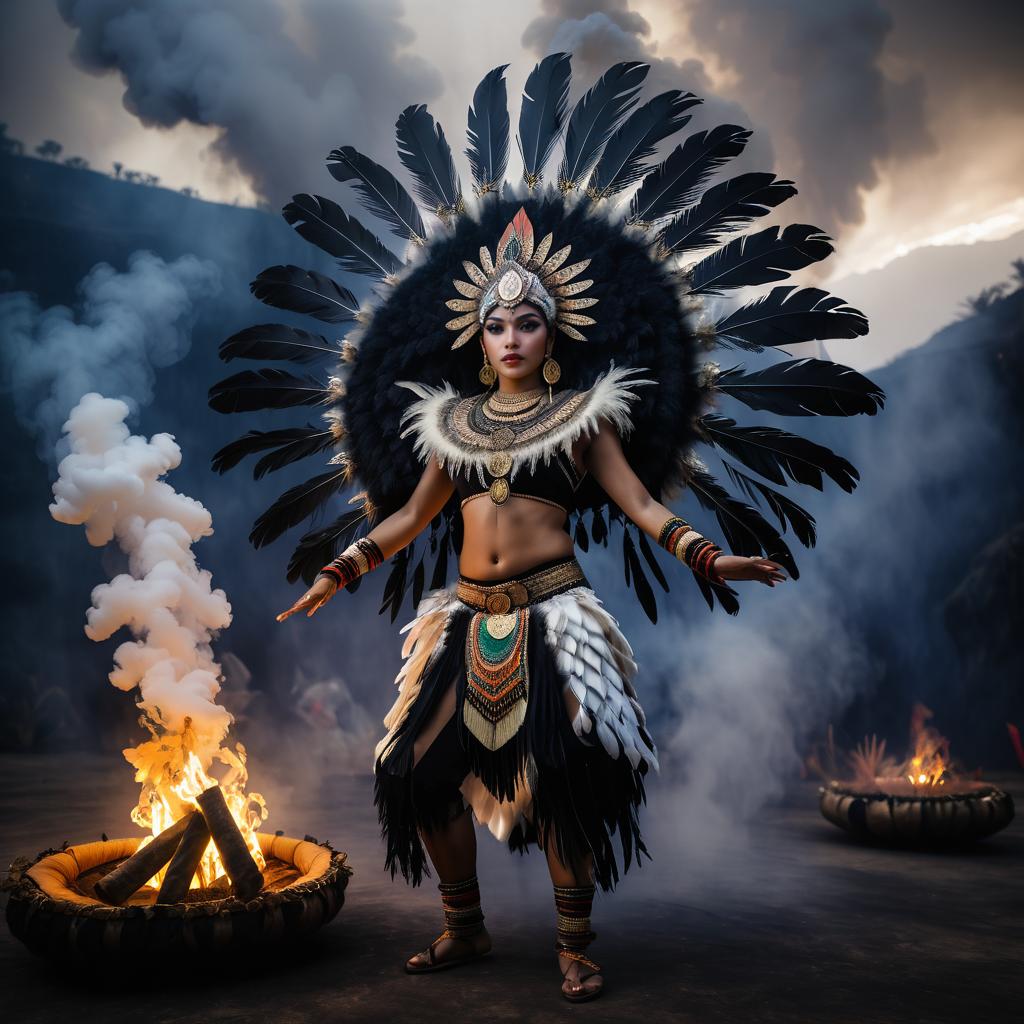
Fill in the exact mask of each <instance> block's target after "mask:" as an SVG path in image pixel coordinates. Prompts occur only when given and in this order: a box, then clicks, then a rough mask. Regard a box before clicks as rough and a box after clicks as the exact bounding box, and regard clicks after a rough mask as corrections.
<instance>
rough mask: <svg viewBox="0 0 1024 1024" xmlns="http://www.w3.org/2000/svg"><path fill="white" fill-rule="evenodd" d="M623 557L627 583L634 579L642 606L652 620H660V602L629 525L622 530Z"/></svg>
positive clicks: (636, 592) (635, 589)
mask: <svg viewBox="0 0 1024 1024" xmlns="http://www.w3.org/2000/svg"><path fill="white" fill-rule="evenodd" d="M622 558H623V561H624V562H625V564H626V583H627V584H628V583H629V577H631V576H632V579H633V591H634V593H635V594H636V596H637V600H638V601H639V602H640V607H641V608H643V610H644V613H645V614H646V615H647V618H649V619H650V620H651V622H657V621H658V602H657V601H656V600H655V597H654V591H653V590H652V589H651V584H650V582H649V581H648V579H647V577H646V576H645V575H644V570H643V566H642V565H641V564H640V559H639V558H638V557H637V554H636V545H635V544H634V543H633V538H632V537H631V536H630V534H629V527H626V528H625V529H624V530H623V531H622Z"/></svg>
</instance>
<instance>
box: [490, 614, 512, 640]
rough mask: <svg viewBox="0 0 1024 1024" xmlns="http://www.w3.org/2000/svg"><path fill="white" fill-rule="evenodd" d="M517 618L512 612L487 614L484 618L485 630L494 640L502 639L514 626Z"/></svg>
mask: <svg viewBox="0 0 1024 1024" xmlns="http://www.w3.org/2000/svg"><path fill="white" fill-rule="evenodd" d="M517 618H518V616H517V615H516V614H515V613H514V612H513V613H512V614H511V615H510V614H505V615H488V616H487V618H486V620H485V625H486V627H487V632H488V633H490V634H491V636H492V637H493V638H494V639H495V640H504V639H505V637H507V636H508V635H509V633H511V632H512V630H513V629H515V628H516V620H517Z"/></svg>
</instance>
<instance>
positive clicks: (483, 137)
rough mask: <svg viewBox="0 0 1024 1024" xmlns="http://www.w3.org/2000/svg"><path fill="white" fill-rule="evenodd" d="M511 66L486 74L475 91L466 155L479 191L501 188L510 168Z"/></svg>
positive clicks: (503, 65)
mask: <svg viewBox="0 0 1024 1024" xmlns="http://www.w3.org/2000/svg"><path fill="white" fill-rule="evenodd" d="M507 67H508V65H507V64H502V65H501V67H497V68H493V69H492V70H491V71H488V72H487V74H486V75H484V77H483V80H482V81H481V82H480V84H479V85H478V86H477V87H476V91H475V92H474V93H473V105H472V106H471V107H470V108H469V125H468V127H467V129H466V141H467V143H468V145H467V147H466V156H467V157H468V158H469V167H470V170H471V171H472V173H473V184H474V185H475V186H476V190H477V192H478V193H483V192H490V191H496V190H499V189H500V188H501V183H502V181H503V180H504V177H505V171H506V170H507V169H508V149H509V116H508V94H507V91H506V89H505V69H506V68H507Z"/></svg>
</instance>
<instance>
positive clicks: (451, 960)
mask: <svg viewBox="0 0 1024 1024" xmlns="http://www.w3.org/2000/svg"><path fill="white" fill-rule="evenodd" d="M477 934H479V933H477ZM473 938H475V936H472V935H452V933H451V932H450V931H448V929H447V928H446V929H445V930H444V931H443V932H441V934H440V935H438V937H437V938H436V939H434V941H433V942H432V943H431V944H430V945H429V946H427V948H426V949H425V950H424V951H423V952H422V953H415V954H414V956H417V957H426V960H427V962H426V963H425V964H422V965H417V966H411V963H410V961H411V958H410V960H407V961H406V962H405V973H406V974H429V973H430V972H431V971H444V970H447V969H448V968H449V967H459V966H460V965H461V964H468V963H470V962H471V961H473V960H480V959H482V958H483V957H485V956H487V955H488V954H489V953H490V951H491V950H490V947H488V948H487V949H485V950H482V951H480V952H477V951H476V950H475V949H474V950H472V952H470V953H465V954H463V955H461V956H450V955H445V957H444V959H438V957H437V952H436V947H437V944H438V943H439V942H441V941H442V940H443V939H452V940H454V941H455V942H464V943H467V944H471V943H472V940H473Z"/></svg>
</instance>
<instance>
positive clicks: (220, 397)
mask: <svg viewBox="0 0 1024 1024" xmlns="http://www.w3.org/2000/svg"><path fill="white" fill-rule="evenodd" d="M330 398H331V392H330V390H329V389H328V388H325V387H324V386H323V384H321V383H320V381H318V380H315V379H314V378H313V377H296V376H295V375H294V374H291V373H288V371H287V370H276V369H273V368H271V367H265V368H264V369H262V370H243V371H242V372H241V373H236V374H234V375H233V376H231V377H226V378H225V379H224V380H222V381H219V382H218V383H217V384H214V385H213V387H211V388H210V408H211V409H213V410H214V411H215V412H223V413H229V412H253V411H254V410H256V409H290V408H293V407H294V406H297V405H319V404H320V403H322V402H327V401H329V400H330Z"/></svg>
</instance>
